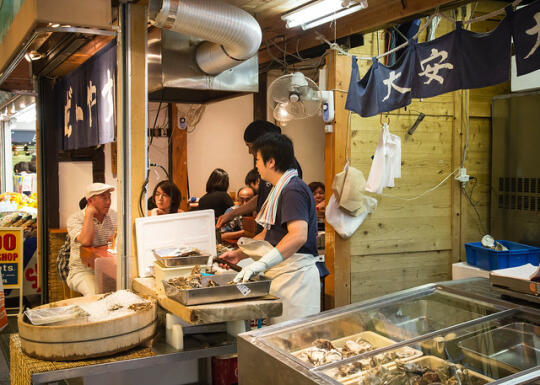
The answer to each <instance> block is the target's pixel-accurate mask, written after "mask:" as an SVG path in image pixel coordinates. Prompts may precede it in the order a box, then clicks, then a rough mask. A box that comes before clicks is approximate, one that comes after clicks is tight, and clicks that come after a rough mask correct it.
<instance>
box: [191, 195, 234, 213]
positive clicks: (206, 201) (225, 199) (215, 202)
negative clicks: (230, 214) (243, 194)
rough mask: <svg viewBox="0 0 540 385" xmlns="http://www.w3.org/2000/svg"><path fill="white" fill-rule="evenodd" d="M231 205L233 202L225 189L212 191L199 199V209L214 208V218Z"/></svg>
mask: <svg viewBox="0 0 540 385" xmlns="http://www.w3.org/2000/svg"><path fill="white" fill-rule="evenodd" d="M231 206H234V202H233V200H232V199H231V197H230V196H229V194H227V193H226V192H225V191H213V192H211V193H208V194H205V195H203V197H202V198H201V199H199V210H208V209H212V210H214V214H215V216H216V219H217V218H218V217H220V216H221V215H223V214H225V210H227V209H228V208H229V207H231Z"/></svg>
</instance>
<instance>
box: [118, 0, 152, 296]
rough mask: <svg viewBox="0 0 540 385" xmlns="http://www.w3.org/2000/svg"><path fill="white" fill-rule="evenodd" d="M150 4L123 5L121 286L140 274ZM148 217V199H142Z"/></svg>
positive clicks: (127, 285)
mask: <svg viewBox="0 0 540 385" xmlns="http://www.w3.org/2000/svg"><path fill="white" fill-rule="evenodd" d="M147 7H148V6H147V4H146V1H141V2H138V3H120V6H119V9H120V12H119V18H120V20H121V21H120V25H121V32H120V35H119V39H118V83H117V84H118V91H117V93H118V98H117V100H118V109H117V111H118V139H117V141H118V267H119V268H118V269H117V287H118V288H130V287H131V279H132V278H134V277H135V276H136V275H137V254H136V250H137V247H136V239H135V218H137V217H139V216H141V214H140V212H139V211H140V210H139V201H140V198H141V196H140V194H141V189H142V187H143V184H144V181H145V177H146V157H147V153H146V124H147V123H146V119H147V117H146V114H147V94H146V92H147V85H146V81H147V80H146V79H147V74H146V40H147V36H146V28H141V26H146V22H147V14H146V13H147ZM142 199H143V202H142V206H143V214H142V215H144V210H145V207H146V204H145V203H146V202H145V200H146V196H144V195H143V196H142Z"/></svg>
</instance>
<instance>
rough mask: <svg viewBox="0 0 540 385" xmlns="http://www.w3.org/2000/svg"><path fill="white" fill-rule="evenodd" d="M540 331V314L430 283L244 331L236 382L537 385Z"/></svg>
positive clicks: (374, 384) (465, 289) (360, 384)
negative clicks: (524, 384) (527, 384)
mask: <svg viewBox="0 0 540 385" xmlns="http://www.w3.org/2000/svg"><path fill="white" fill-rule="evenodd" d="M486 282H487V281H486ZM488 288H489V284H488ZM539 325H540V311H539V310H538V309H535V308H530V307H527V306H519V305H516V304H514V303H512V302H506V301H501V300H500V299H498V298H496V297H491V296H489V295H488V296H482V295H472V293H471V292H470V291H468V290H467V286H466V285H465V286H463V287H456V286H454V285H452V284H450V285H444V284H432V285H426V286H422V287H419V288H414V289H410V290H406V291H402V292H398V293H395V294H392V295H387V296H384V297H380V298H377V299H374V300H370V301H365V302H361V303H357V304H353V305H349V306H346V307H342V308H338V309H334V310H331V311H327V312H324V313H321V314H318V315H315V316H312V317H307V318H304V319H300V320H294V321H290V322H285V323H282V324H278V325H275V326H270V327H267V328H264V329H261V330H256V331H251V332H248V333H244V334H242V335H240V336H239V339H238V354H239V376H240V377H239V378H240V382H241V383H242V384H259V385H260V384H347V385H349V384H359V385H383V384H391V385H402V384H403V385H409V384H410V385H429V384H434V385H440V384H443V385H483V384H485V383H490V382H493V381H497V382H498V383H507V382H509V381H511V382H512V383H521V382H531V381H533V382H534V381H538V378H540V326H539ZM516 378H517V380H516ZM516 381H517V382H516Z"/></svg>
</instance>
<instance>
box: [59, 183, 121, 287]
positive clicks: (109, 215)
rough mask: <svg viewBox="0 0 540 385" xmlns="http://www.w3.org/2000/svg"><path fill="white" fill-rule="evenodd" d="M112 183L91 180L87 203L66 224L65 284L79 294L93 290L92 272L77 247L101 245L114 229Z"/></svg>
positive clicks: (114, 215) (108, 239) (106, 240)
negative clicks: (67, 269)
mask: <svg viewBox="0 0 540 385" xmlns="http://www.w3.org/2000/svg"><path fill="white" fill-rule="evenodd" d="M113 190H114V187H113V186H110V185H108V184H104V183H92V184H90V185H88V187H87V188H86V194H85V198H86V200H87V202H88V203H87V206H86V208H85V209H84V210H81V211H78V212H76V213H74V214H72V215H71V216H70V217H69V219H68V223H67V228H68V233H69V237H70V239H71V253H70V256H69V274H68V277H67V284H68V286H69V287H70V289H72V290H75V291H77V292H79V293H81V294H82V295H92V294H95V293H96V287H95V282H94V271H93V270H92V269H91V268H89V267H87V266H85V265H84V264H83V263H82V261H81V254H80V248H81V246H91V247H92V246H93V247H95V246H103V245H106V244H107V242H108V241H110V240H111V239H112V236H113V235H114V232H115V231H116V213H115V212H114V211H113V210H110V207H111V191H113Z"/></svg>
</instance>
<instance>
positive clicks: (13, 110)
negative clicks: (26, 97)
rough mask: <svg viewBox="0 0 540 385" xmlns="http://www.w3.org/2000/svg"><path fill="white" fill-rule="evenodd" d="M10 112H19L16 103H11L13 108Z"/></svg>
mask: <svg viewBox="0 0 540 385" xmlns="http://www.w3.org/2000/svg"><path fill="white" fill-rule="evenodd" d="M9 112H11V113H12V114H14V113H15V112H17V110H16V109H15V103H11V110H10V111H9Z"/></svg>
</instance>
